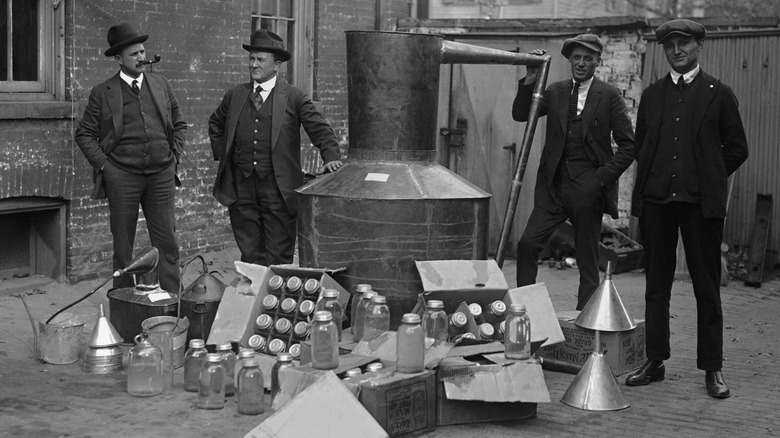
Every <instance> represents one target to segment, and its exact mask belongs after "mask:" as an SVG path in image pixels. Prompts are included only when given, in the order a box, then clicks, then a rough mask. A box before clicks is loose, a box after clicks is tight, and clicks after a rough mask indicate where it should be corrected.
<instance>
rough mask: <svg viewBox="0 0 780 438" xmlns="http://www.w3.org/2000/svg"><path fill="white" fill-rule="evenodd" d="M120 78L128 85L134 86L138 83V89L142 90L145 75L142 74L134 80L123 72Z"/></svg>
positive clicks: (120, 72) (120, 73)
mask: <svg viewBox="0 0 780 438" xmlns="http://www.w3.org/2000/svg"><path fill="white" fill-rule="evenodd" d="M119 77H120V78H122V80H123V81H125V82H127V85H129V86H131V87H132V86H133V81H138V88H141V84H143V83H144V74H143V73H141V74H140V75H139V76H138V77H137V78H134V77H132V76H130V75H128V74H126V73H125V72H123V71H121V70H120V71H119Z"/></svg>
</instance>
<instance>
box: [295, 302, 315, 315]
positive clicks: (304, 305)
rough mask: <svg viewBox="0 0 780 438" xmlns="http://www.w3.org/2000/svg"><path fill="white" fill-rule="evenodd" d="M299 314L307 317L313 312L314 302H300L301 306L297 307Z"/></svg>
mask: <svg viewBox="0 0 780 438" xmlns="http://www.w3.org/2000/svg"><path fill="white" fill-rule="evenodd" d="M299 309H300V311H301V313H303V314H304V315H308V314H310V313H311V312H312V310H314V301H311V300H305V301H302V302H301V305H300V307H299Z"/></svg>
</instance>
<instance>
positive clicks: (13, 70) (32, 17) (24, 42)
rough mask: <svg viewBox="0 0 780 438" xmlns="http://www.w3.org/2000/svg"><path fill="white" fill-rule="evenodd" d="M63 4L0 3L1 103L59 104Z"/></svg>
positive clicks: (50, 0) (37, 0)
mask: <svg viewBox="0 0 780 438" xmlns="http://www.w3.org/2000/svg"><path fill="white" fill-rule="evenodd" d="M64 9H65V6H64V2H63V1H62V0H0V100H5V101H8V100H13V101H29V100H62V98H63V89H64V82H65V79H64V72H63V66H62V65H57V63H58V62H59V63H61V62H62V59H63V58H64V56H63V55H64V53H63V52H64V40H63V38H62V36H61V34H62V31H61V30H59V29H60V28H61V26H62V22H63V17H64Z"/></svg>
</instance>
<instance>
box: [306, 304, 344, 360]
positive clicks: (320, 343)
mask: <svg viewBox="0 0 780 438" xmlns="http://www.w3.org/2000/svg"><path fill="white" fill-rule="evenodd" d="M311 366H312V367H313V368H315V369H318V370H332V369H335V368H338V366H339V341H338V331H337V329H336V324H335V323H334V322H333V316H332V315H331V314H330V312H328V311H327V310H320V311H317V312H314V321H313V323H312V327H311Z"/></svg>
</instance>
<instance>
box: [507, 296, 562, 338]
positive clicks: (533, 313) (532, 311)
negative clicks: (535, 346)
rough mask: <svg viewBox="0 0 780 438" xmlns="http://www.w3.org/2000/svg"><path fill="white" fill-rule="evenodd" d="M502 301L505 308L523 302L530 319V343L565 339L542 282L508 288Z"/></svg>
mask: <svg viewBox="0 0 780 438" xmlns="http://www.w3.org/2000/svg"><path fill="white" fill-rule="evenodd" d="M504 303H506V307H507V309H508V308H509V306H510V305H512V304H525V308H526V313H527V314H528V317H529V319H530V320H531V342H532V343H533V342H539V341H543V340H544V343H543V344H542V345H543V346H547V345H554V344H559V343H561V342H564V341H565V340H566V337H565V336H564V335H563V331H561V326H560V324H559V323H558V317H557V315H556V314H555V309H554V308H553V305H552V301H551V300H550V294H549V292H547V286H546V285H545V284H544V283H536V284H531V285H528V286H523V287H518V288H514V289H510V290H509V291H508V292H507V293H506V296H504Z"/></svg>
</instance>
